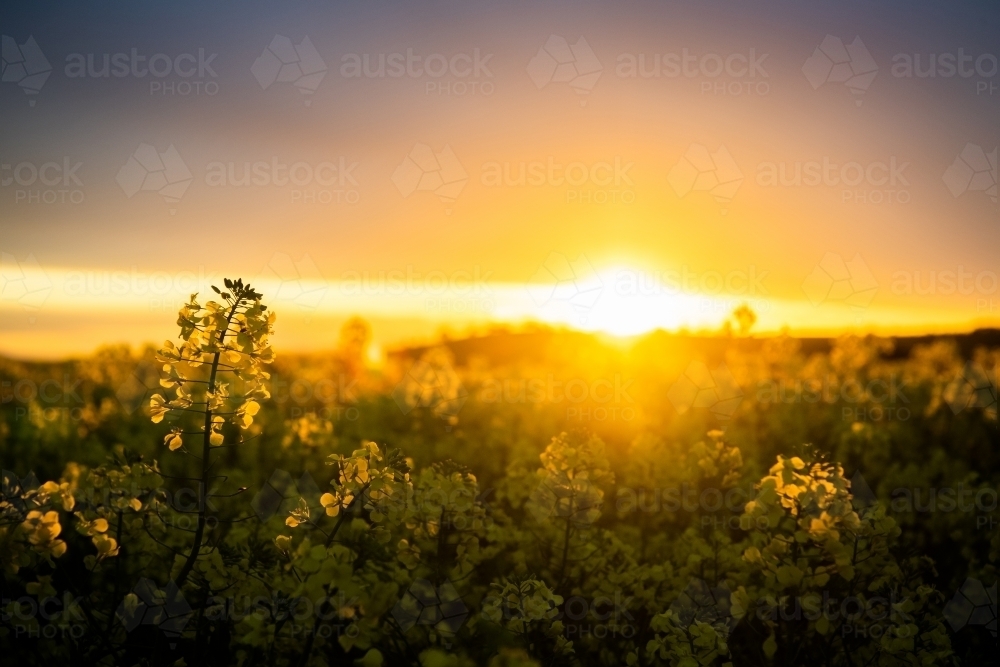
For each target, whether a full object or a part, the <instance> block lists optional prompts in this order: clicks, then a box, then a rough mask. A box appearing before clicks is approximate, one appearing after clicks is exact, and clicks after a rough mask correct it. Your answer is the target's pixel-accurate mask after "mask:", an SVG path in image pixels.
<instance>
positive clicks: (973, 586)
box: [944, 579, 997, 639]
mask: <svg viewBox="0 0 1000 667" xmlns="http://www.w3.org/2000/svg"><path fill="white" fill-rule="evenodd" d="M944 617H945V620H947V621H948V625H950V626H951V629H952V630H954V631H955V632H958V631H959V630H962V629H963V628H965V627H968V626H981V627H984V628H986V630H988V631H989V633H990V634H991V635H993V637H994V639H995V638H996V636H997V585H996V582H993V585H992V586H991V587H990V588H986V586H984V585H983V582H981V581H979V580H978V579H966V580H965V583H964V584H962V588H961V589H959V590H958V591H956V592H955V596H954V597H953V598H952V599H951V600H950V601H949V602H948V604H946V605H945V607H944Z"/></svg>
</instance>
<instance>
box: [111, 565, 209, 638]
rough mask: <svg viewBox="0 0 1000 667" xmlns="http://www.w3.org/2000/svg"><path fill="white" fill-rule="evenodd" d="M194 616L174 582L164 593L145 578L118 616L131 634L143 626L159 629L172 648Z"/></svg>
mask: <svg viewBox="0 0 1000 667" xmlns="http://www.w3.org/2000/svg"><path fill="white" fill-rule="evenodd" d="M193 613H194V612H193V611H192V609H191V605H190V604H188V601H187V600H186V599H185V597H184V594H183V593H181V591H180V589H179V588H178V587H177V584H175V583H174V582H172V581H171V582H169V583H168V584H167V585H166V586H165V587H164V588H162V589H161V588H160V587H159V586H158V585H157V584H156V582H155V581H153V580H152V579H147V578H145V577H143V578H142V579H140V580H139V581H138V583H136V585H135V587H134V588H133V589H132V592H131V593H129V594H128V595H127V596H125V600H123V601H122V603H121V604H120V605H119V606H118V610H117V611H116V612H115V616H117V618H118V620H119V621H120V622H121V624H122V625H123V626H125V629H126V630H127V631H128V632H132V631H134V630H135V629H136V628H138V627H139V626H143V625H150V626H153V627H157V628H159V629H160V631H161V632H163V634H164V635H165V636H166V638H167V640H168V641H169V642H170V646H171V648H173V647H175V646H176V645H177V640H178V639H180V637H181V635H182V634H183V633H184V627H185V626H186V625H187V623H188V621H189V620H191V616H192V615H193Z"/></svg>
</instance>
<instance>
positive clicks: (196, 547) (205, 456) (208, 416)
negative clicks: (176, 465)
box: [177, 298, 243, 588]
mask: <svg viewBox="0 0 1000 667" xmlns="http://www.w3.org/2000/svg"><path fill="white" fill-rule="evenodd" d="M241 301H243V299H242V298H237V299H236V301H235V302H233V305H232V307H231V308H230V309H229V316H228V317H226V326H225V327H224V328H223V329H222V331H221V332H219V347H220V348H221V347H222V344H223V342H224V341H225V340H226V333H228V331H229V324H230V323H231V322H232V321H233V316H234V315H235V314H236V309H237V308H238V307H239V305H240V302H241ZM221 355H222V350H221V349H219V350H216V352H215V356H214V357H213V359H212V373H211V375H210V376H209V378H208V389H207V390H206V399H205V434H204V438H203V440H202V454H201V482H200V483H199V484H200V491H201V497H200V498H199V501H198V527H197V528H196V529H195V531H194V544H193V545H192V546H191V551H190V553H188V557H187V560H186V561H185V562H184V567H182V568H181V572H180V574H178V575H177V587H178V588H180V587H181V586H183V585H184V582H185V581H187V578H188V576H189V575H190V574H191V570H192V569H194V563H195V561H196V560H197V559H198V552H199V551H201V542H202V539H203V537H204V535H205V509H206V505H207V503H206V501H205V495H206V494H207V489H208V473H209V470H210V469H211V467H212V466H211V454H212V408H210V407H209V406H208V401H209V399H208V398H207V397H208V396H210V395H212V394H214V393H215V376H216V374H217V373H218V372H219V358H220V356H221Z"/></svg>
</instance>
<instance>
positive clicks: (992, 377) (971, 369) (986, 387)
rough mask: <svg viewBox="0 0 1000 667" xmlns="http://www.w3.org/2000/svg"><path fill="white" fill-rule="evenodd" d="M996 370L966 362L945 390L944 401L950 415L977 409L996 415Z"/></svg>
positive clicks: (994, 416)
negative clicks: (949, 409)
mask: <svg viewBox="0 0 1000 667" xmlns="http://www.w3.org/2000/svg"><path fill="white" fill-rule="evenodd" d="M997 380H998V378H997V369H996V368H994V369H992V371H990V370H988V369H986V368H984V367H983V366H982V365H981V364H978V363H974V362H968V363H966V364H965V366H963V367H962V370H961V372H960V373H959V374H958V376H957V377H955V378H954V379H953V380H952V381H951V383H950V384H949V385H948V386H947V387H946V388H945V400H946V401H947V403H948V406H949V407H950V408H951V411H952V413H954V414H958V413H959V412H961V411H962V410H971V409H974V408H979V409H982V410H985V411H989V412H992V415H993V418H994V419H996V414H997Z"/></svg>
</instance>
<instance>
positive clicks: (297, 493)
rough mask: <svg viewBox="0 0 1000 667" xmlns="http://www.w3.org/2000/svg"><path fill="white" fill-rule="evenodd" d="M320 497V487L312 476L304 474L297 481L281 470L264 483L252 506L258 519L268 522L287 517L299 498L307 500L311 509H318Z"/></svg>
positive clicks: (276, 471) (251, 503)
mask: <svg viewBox="0 0 1000 667" xmlns="http://www.w3.org/2000/svg"><path fill="white" fill-rule="evenodd" d="M319 497H320V492H319V487H318V486H317V485H316V481H315V480H314V479H313V478H312V475H310V474H309V473H307V472H304V473H302V476H301V477H299V479H298V481H296V480H295V479H294V478H293V477H292V476H291V475H290V474H289V473H288V472H286V471H284V470H280V469H279V470H275V471H274V472H273V473H272V474H271V476H270V477H269V478H268V480H267V481H266V482H264V484H263V485H262V486H261V487H260V491H258V492H257V493H256V495H254V497H253V499H252V500H251V501H250V505H251V507H252V508H253V511H254V513H255V514H256V515H257V518H258V519H260V520H261V521H268V520H270V519H271V518H272V517H274V516H278V517H285V516H287V515H288V513H289V512H290V511H291V510H292V509H294V508H295V507H296V505H297V504H298V502H299V498H305V499H306V502H307V504H309V506H310V507H314V508H318V507H320V505H319Z"/></svg>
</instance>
